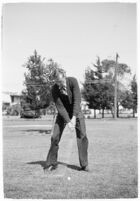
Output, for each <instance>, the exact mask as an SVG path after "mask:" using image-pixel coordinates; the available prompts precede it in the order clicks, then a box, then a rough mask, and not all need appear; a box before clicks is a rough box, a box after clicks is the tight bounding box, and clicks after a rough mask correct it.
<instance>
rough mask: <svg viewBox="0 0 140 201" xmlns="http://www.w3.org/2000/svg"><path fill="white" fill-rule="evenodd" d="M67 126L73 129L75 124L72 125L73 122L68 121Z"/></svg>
mask: <svg viewBox="0 0 140 201" xmlns="http://www.w3.org/2000/svg"><path fill="white" fill-rule="evenodd" d="M67 125H68V128H69V129H70V131H72V132H73V131H74V129H75V126H74V125H73V123H72V122H71V121H70V122H69V123H68V124H67Z"/></svg>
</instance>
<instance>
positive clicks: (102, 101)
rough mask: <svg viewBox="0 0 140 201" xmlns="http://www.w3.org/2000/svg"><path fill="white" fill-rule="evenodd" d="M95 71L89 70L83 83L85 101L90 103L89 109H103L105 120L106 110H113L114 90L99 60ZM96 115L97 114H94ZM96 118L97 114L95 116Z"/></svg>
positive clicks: (95, 65)
mask: <svg viewBox="0 0 140 201" xmlns="http://www.w3.org/2000/svg"><path fill="white" fill-rule="evenodd" d="M93 66H94V68H95V70H93V69H91V68H88V69H87V70H86V71H85V82H84V83H83V91H82V94H83V96H84V98H85V100H86V101H87V102H88V103H89V104H88V105H89V108H91V109H94V111H96V109H99V110H100V109H102V118H104V110H105V109H111V107H112V106H111V102H112V90H113V87H112V85H111V81H110V82H107V79H106V77H105V76H104V75H103V73H104V70H103V67H102V65H101V62H100V58H99V57H98V58H97V61H96V64H93ZM94 114H95V113H94ZM94 117H96V114H95V116H94Z"/></svg>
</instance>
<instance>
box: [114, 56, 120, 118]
mask: <svg viewBox="0 0 140 201" xmlns="http://www.w3.org/2000/svg"><path fill="white" fill-rule="evenodd" d="M118 57H119V55H118V53H116V64H115V75H114V78H115V86H114V119H116V118H117V102H118V101H117V89H118V87H117V74H118Z"/></svg>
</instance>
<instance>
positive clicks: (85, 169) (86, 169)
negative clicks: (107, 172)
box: [81, 166, 89, 172]
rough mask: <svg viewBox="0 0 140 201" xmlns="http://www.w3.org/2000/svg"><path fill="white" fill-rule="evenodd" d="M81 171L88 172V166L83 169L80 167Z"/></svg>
mask: <svg viewBox="0 0 140 201" xmlns="http://www.w3.org/2000/svg"><path fill="white" fill-rule="evenodd" d="M81 170H82V171H86V172H89V168H88V166H83V167H81Z"/></svg>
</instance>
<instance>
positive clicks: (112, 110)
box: [111, 108, 114, 118]
mask: <svg viewBox="0 0 140 201" xmlns="http://www.w3.org/2000/svg"><path fill="white" fill-rule="evenodd" d="M111 114H112V117H113V118H114V109H113V108H111Z"/></svg>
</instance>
